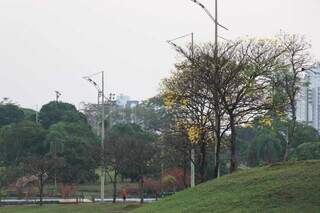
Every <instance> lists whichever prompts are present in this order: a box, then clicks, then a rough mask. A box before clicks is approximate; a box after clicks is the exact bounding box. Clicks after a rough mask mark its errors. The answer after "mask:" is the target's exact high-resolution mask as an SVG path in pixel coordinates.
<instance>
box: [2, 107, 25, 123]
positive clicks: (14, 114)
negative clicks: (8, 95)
mask: <svg viewBox="0 0 320 213" xmlns="http://www.w3.org/2000/svg"><path fill="white" fill-rule="evenodd" d="M23 119H24V113H23V111H22V110H21V109H20V108H19V107H18V106H17V105H15V104H11V103H7V104H0V128H1V127H3V126H5V125H8V124H12V123H18V122H20V121H22V120H23Z"/></svg>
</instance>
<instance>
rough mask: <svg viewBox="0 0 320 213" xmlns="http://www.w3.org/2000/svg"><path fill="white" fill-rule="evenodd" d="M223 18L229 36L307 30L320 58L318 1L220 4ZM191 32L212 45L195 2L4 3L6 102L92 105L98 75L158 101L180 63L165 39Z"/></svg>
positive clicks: (1, 89)
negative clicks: (163, 82)
mask: <svg viewBox="0 0 320 213" xmlns="http://www.w3.org/2000/svg"><path fill="white" fill-rule="evenodd" d="M202 2H203V3H204V4H205V5H207V7H208V8H209V9H210V10H211V11H213V10H214V1H213V0H202ZM219 15H220V22H221V23H222V24H224V25H226V26H228V28H230V32H225V31H221V35H222V36H224V37H226V38H236V37H241V36H245V35H249V36H262V37H266V36H270V35H273V34H276V33H278V32H279V31H280V29H282V30H284V31H286V32H289V33H302V34H305V35H306V36H307V38H308V39H309V40H310V41H311V43H312V45H313V53H314V55H315V56H316V58H317V59H320V28H319V21H320V1H319V0H303V1H301V0H241V1H240V0H220V4H219ZM191 31H193V32H195V36H196V41H199V42H206V41H209V40H211V41H212V40H213V26H212V22H211V21H210V19H209V18H208V17H207V16H206V14H205V13H204V12H203V11H202V10H201V8H199V7H197V6H196V5H194V4H193V3H192V2H191V1H189V0H0V38H1V39H0V98H2V97H10V98H11V99H12V100H14V101H15V102H17V103H19V104H20V105H22V106H26V107H31V108H35V107H36V105H37V104H38V105H39V106H41V105H42V104H44V103H46V102H48V101H50V100H52V99H54V90H59V91H61V92H62V100H63V101H67V102H71V103H73V104H75V105H77V106H78V105H79V103H80V102H81V101H86V102H89V101H90V102H93V101H95V100H96V92H95V90H94V88H92V87H91V86H90V85H88V83H87V82H85V81H84V80H83V79H82V76H85V75H87V74H90V73H95V72H98V71H100V70H104V71H106V81H107V86H106V87H107V92H110V91H111V92H115V93H124V94H126V95H129V96H130V97H131V98H132V99H139V100H141V99H146V98H149V97H152V96H153V95H155V94H157V90H158V88H159V82H160V79H162V78H164V77H166V76H168V74H169V73H170V70H171V69H172V68H173V64H174V62H175V57H176V54H175V53H174V51H173V50H172V49H171V48H170V47H169V46H168V45H167V44H166V43H165V40H167V39H170V38H174V37H176V36H179V35H183V34H186V33H189V32H191ZM180 42H181V44H183V43H184V41H180ZM185 42H187V41H185Z"/></svg>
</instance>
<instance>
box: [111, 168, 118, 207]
mask: <svg viewBox="0 0 320 213" xmlns="http://www.w3.org/2000/svg"><path fill="white" fill-rule="evenodd" d="M112 184H113V199H112V203H116V201H117V174H116V173H115V175H114V180H113V183H112Z"/></svg>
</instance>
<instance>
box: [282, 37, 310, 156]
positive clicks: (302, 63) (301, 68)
mask: <svg viewBox="0 0 320 213" xmlns="http://www.w3.org/2000/svg"><path fill="white" fill-rule="evenodd" d="M277 38H278V40H279V41H280V44H281V48H283V50H284V54H283V57H282V60H283V64H284V67H283V69H279V70H278V72H277V73H276V74H277V76H278V78H277V80H278V81H277V82H276V83H277V85H278V86H280V87H281V88H282V89H283V91H284V92H285V95H286V97H287V99H288V107H287V110H288V111H289V112H290V114H291V122H289V125H288V131H287V132H288V137H287V138H288V139H287V143H286V149H285V154H284V161H287V160H288V158H289V154H290V151H291V145H292V143H293V141H292V140H293V138H294V132H295V129H296V126H297V122H296V120H297V115H296V111H297V109H296V102H297V97H298V94H299V91H300V89H301V87H302V86H303V83H304V82H303V76H304V75H305V72H306V71H307V70H311V68H312V67H313V65H314V63H313V62H312V57H311V55H310V48H311V45H310V44H309V43H308V42H307V41H306V39H305V37H304V36H301V35H295V34H294V35H290V34H287V33H281V34H280V35H278V36H277Z"/></svg>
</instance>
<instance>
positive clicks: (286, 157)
mask: <svg viewBox="0 0 320 213" xmlns="http://www.w3.org/2000/svg"><path fill="white" fill-rule="evenodd" d="M291 113H292V121H291V123H289V126H288V130H287V141H286V149H285V153H284V158H283V161H288V160H289V155H290V151H291V146H292V143H293V136H294V131H295V128H296V120H297V115H296V106H295V103H291Z"/></svg>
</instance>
